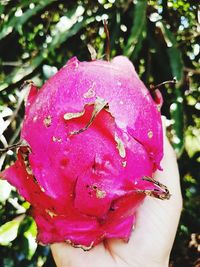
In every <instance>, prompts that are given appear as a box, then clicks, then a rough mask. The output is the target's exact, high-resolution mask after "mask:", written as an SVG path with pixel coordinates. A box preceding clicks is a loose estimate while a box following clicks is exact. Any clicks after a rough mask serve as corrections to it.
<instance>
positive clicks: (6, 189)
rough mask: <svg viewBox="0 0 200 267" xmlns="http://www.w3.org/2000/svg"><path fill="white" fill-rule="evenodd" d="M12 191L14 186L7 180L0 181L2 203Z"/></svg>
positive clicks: (0, 200) (0, 199)
mask: <svg viewBox="0 0 200 267" xmlns="http://www.w3.org/2000/svg"><path fill="white" fill-rule="evenodd" d="M11 190H12V186H11V185H10V184H9V183H8V182H7V181H5V180H1V179H0V202H4V201H6V200H7V199H8V198H9V196H10V192H11Z"/></svg>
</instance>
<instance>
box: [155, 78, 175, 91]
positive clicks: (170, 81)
mask: <svg viewBox="0 0 200 267" xmlns="http://www.w3.org/2000/svg"><path fill="white" fill-rule="evenodd" d="M176 83H177V80H176V78H175V77H174V78H173V80H169V81H164V82H162V83H159V84H157V85H153V84H150V91H151V92H154V91H155V90H156V89H159V88H160V87H162V86H163V85H165V84H176Z"/></svg>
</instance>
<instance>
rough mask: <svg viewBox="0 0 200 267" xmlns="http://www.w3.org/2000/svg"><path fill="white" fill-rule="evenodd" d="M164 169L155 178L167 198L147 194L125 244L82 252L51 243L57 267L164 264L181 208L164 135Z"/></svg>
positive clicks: (109, 244) (171, 154)
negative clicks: (163, 187)
mask: <svg viewBox="0 0 200 267" xmlns="http://www.w3.org/2000/svg"><path fill="white" fill-rule="evenodd" d="M161 166H162V168H163V171H162V172H161V171H157V172H156V173H155V179H157V180H158V181H159V182H161V183H163V184H165V185H166V186H167V188H168V189H169V191H170V193H171V198H170V199H169V200H163V201H162V200H159V199H154V198H151V197H148V196H147V197H146V198H145V201H144V202H143V204H142V205H141V207H140V208H139V209H138V212H137V215H136V216H137V217H136V225H135V229H134V232H133V234H132V235H131V238H130V240H129V242H128V243H125V242H124V241H122V240H116V239H110V240H105V241H104V242H102V243H101V244H99V245H97V246H95V247H94V248H93V249H92V250H90V251H87V252H84V251H83V250H81V249H79V248H73V247H72V246H70V245H69V244H66V243H55V244H53V245H51V250H52V253H53V257H54V260H55V262H56V264H57V266H58V267H86V266H87V267H102V266H105V267H146V266H148V267H149V266H150V267H165V266H168V264H169V256H170V252H171V249H172V245H173V242H174V238H175V235H176V231H177V226H178V222H179V218H180V213H181V209H182V197H181V190H180V182H179V172H178V167H177V163H176V156H175V153H174V151H173V149H172V147H171V145H170V144H169V141H168V140H167V138H166V137H164V157H163V159H162V162H161Z"/></svg>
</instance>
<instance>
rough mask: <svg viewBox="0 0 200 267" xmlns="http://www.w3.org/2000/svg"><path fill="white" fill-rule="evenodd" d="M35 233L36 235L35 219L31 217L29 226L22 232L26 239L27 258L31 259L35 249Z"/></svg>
mask: <svg viewBox="0 0 200 267" xmlns="http://www.w3.org/2000/svg"><path fill="white" fill-rule="evenodd" d="M36 235H37V227H36V224H35V221H34V220H33V219H31V224H30V227H29V228H28V230H27V231H26V232H24V236H25V238H26V239H27V241H28V259H29V260H31V258H32V257H33V255H34V254H35V251H36V249H37V242H36Z"/></svg>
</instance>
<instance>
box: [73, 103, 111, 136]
mask: <svg viewBox="0 0 200 267" xmlns="http://www.w3.org/2000/svg"><path fill="white" fill-rule="evenodd" d="M107 106H108V103H107V101H106V100H104V99H101V98H97V99H96V101H95V102H94V109H93V112H92V116H91V118H90V120H89V122H88V123H87V124H86V126H85V127H84V128H82V129H80V130H78V131H73V132H71V133H70V134H71V135H75V134H80V133H83V132H84V131H86V130H87V129H88V128H89V127H90V126H91V124H92V123H93V121H94V120H95V118H96V116H97V115H98V114H99V113H100V111H101V110H102V109H104V108H106V107H107ZM78 114H81V115H83V114H84V112H82V113H78ZM81 115H80V116H81Z"/></svg>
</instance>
